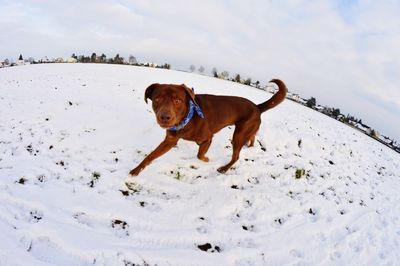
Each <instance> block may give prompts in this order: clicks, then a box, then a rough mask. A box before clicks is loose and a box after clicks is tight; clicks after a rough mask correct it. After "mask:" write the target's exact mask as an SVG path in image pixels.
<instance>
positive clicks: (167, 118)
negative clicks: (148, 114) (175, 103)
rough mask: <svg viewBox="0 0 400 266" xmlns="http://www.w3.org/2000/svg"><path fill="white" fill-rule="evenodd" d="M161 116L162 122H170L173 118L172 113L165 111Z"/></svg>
mask: <svg viewBox="0 0 400 266" xmlns="http://www.w3.org/2000/svg"><path fill="white" fill-rule="evenodd" d="M160 118H161V121H162V122H169V121H170V120H171V114H170V113H167V112H163V113H161V116H160Z"/></svg>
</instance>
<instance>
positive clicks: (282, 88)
mask: <svg viewBox="0 0 400 266" xmlns="http://www.w3.org/2000/svg"><path fill="white" fill-rule="evenodd" d="M270 82H273V83H275V84H276V85H278V87H279V90H278V92H277V93H275V94H274V95H273V96H272V97H271V99H269V100H268V101H266V102H263V103H260V104H259V105H257V107H258V109H259V110H260V112H261V113H263V112H265V111H267V110H269V109H271V108H274V107H275V106H277V105H278V104H280V103H281V102H283V100H284V99H285V97H286V93H287V88H286V85H285V83H283V81H282V80H280V79H273V80H271V81H270Z"/></svg>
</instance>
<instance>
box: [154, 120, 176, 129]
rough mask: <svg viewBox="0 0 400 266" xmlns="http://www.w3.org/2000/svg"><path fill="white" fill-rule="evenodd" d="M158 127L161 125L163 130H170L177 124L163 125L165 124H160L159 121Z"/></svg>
mask: <svg viewBox="0 0 400 266" xmlns="http://www.w3.org/2000/svg"><path fill="white" fill-rule="evenodd" d="M158 125H159V126H160V127H161V128H164V129H168V128H171V127H173V126H175V124H171V123H163V122H159V121H158Z"/></svg>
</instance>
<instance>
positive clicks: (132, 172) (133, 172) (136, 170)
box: [129, 167, 143, 176]
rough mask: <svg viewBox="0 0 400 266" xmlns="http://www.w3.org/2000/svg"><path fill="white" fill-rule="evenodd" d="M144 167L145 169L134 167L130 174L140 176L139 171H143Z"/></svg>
mask: <svg viewBox="0 0 400 266" xmlns="http://www.w3.org/2000/svg"><path fill="white" fill-rule="evenodd" d="M142 169H143V168H140V167H136V168H135V169H132V170H131V171H130V172H129V174H130V175H131V176H138V175H139V173H140V172H141V171H142Z"/></svg>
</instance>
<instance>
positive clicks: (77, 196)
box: [0, 64, 400, 265]
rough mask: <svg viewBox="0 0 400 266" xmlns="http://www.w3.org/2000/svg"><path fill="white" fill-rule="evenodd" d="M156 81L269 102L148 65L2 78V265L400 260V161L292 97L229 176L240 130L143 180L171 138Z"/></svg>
mask: <svg viewBox="0 0 400 266" xmlns="http://www.w3.org/2000/svg"><path fill="white" fill-rule="evenodd" d="M270 78H275V77H270ZM277 78H283V79H284V77H277ZM154 82H159V83H179V84H181V83H185V84H187V85H188V86H192V87H194V88H195V90H196V92H198V93H213V94H228V95H240V96H244V97H247V98H249V99H251V100H252V101H254V102H256V103H260V102H263V101H265V100H266V99H267V98H269V97H270V96H271V95H270V94H268V93H266V92H263V91H260V90H256V89H253V88H250V87H246V86H242V85H239V84H236V83H231V82H227V81H222V80H218V79H214V78H209V77H204V76H199V75H192V74H188V73H182V72H175V71H168V70H160V69H150V68H137V67H127V66H118V65H100V64H97V65H91V64H85V65H81V64H47V65H31V66H21V67H14V68H6V69H0V93H1V94H0V106H1V108H0V236H1V241H0V265H399V263H400V220H399V214H400V204H399V202H400V194H399V193H398V190H399V188H400V155H399V154H397V153H395V152H394V151H392V150H390V149H389V148H387V147H385V146H383V145H381V144H379V143H377V142H375V141H373V140H372V139H371V138H369V137H367V136H365V135H364V134H362V133H360V132H357V131H355V130H353V129H351V128H349V127H347V126H345V125H343V124H341V123H339V122H337V121H335V120H333V119H330V118H328V117H326V116H324V115H322V114H319V113H318V112H315V111H312V110H310V109H308V108H305V107H303V106H301V105H298V104H295V103H293V102H291V101H285V102H283V103H282V104H281V105H279V106H278V107H276V108H275V109H273V110H270V111H268V112H266V113H264V114H263V116H262V120H263V122H262V124H261V128H260V130H259V132H258V135H257V141H256V145H255V147H253V148H243V150H242V152H241V158H240V160H239V161H238V162H237V163H236V164H235V166H234V169H232V170H230V171H228V173H226V174H219V173H218V172H217V171H216V169H217V168H218V167H219V166H221V165H223V164H224V163H226V162H227V161H229V159H230V156H231V147H230V140H229V138H230V137H231V135H232V132H233V131H232V130H233V128H226V129H224V130H222V131H221V132H219V133H218V134H217V135H216V136H215V138H214V140H213V144H212V145H211V148H210V150H209V152H208V156H209V158H210V162H209V163H204V162H202V161H199V160H198V159H197V158H196V154H197V145H196V144H194V143H192V142H186V141H183V140H181V141H180V142H179V143H178V146H177V147H176V148H174V149H173V150H171V151H170V152H169V153H167V154H166V155H164V156H163V157H161V158H159V159H157V160H156V161H155V162H153V164H151V165H150V166H149V167H147V168H146V169H145V170H144V171H143V172H142V173H141V174H140V175H139V176H138V177H136V178H130V177H129V176H128V173H129V171H130V170H131V169H132V168H133V167H134V166H136V165H137V163H138V162H140V161H141V160H142V159H143V158H144V156H145V154H147V153H149V152H150V151H151V150H152V149H154V148H155V147H156V146H157V145H158V144H159V143H160V141H161V140H162V139H163V138H164V131H163V130H162V129H161V128H159V126H158V125H157V124H156V122H155V118H154V114H153V113H152V111H151V105H150V104H148V105H146V104H145V102H144V101H143V94H144V89H145V88H146V87H147V86H148V85H149V84H151V83H154ZM288 85H289V86H290V84H288ZM302 170H304V172H303V171H302ZM296 173H297V176H296Z"/></svg>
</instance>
